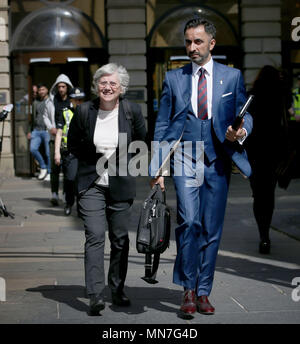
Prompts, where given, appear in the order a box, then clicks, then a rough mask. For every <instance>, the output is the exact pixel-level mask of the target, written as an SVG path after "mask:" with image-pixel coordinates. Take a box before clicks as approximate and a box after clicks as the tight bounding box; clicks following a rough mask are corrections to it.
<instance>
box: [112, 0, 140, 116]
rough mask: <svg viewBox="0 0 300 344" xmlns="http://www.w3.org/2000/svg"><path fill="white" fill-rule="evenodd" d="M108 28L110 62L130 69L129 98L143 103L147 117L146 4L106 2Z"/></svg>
mask: <svg viewBox="0 0 300 344" xmlns="http://www.w3.org/2000/svg"><path fill="white" fill-rule="evenodd" d="M107 26H108V34H107V36H108V53H109V55H110V57H109V62H116V63H118V64H121V65H123V66H124V67H125V68H126V69H127V71H128V72H129V75H130V87H129V91H128V94H127V97H128V99H132V100H133V101H135V102H137V103H140V105H141V106H142V111H143V115H144V116H145V117H147V106H146V102H147V89H146V86H147V74H146V55H145V54H146V41H145V39H146V1H145V0H126V1H124V0H107Z"/></svg>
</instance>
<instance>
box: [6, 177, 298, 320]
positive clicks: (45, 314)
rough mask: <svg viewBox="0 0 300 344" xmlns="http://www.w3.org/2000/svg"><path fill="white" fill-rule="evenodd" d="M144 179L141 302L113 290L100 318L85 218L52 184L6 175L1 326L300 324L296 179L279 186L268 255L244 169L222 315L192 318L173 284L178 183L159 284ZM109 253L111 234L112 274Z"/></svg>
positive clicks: (136, 293) (224, 264)
mask: <svg viewBox="0 0 300 344" xmlns="http://www.w3.org/2000/svg"><path fill="white" fill-rule="evenodd" d="M137 182H138V189H137V198H136V200H135V203H134V206H133V207H134V209H133V210H134V211H133V219H132V222H131V230H130V233H129V236H130V257H129V268H128V275H127V280H126V290H125V292H126V294H127V295H128V296H129V297H130V299H131V301H132V305H131V306H130V307H125V308H120V307H116V306H114V305H112V303H111V296H110V292H109V290H108V288H106V289H105V298H106V308H105V310H104V311H103V312H101V316H97V317H92V316H89V314H88V310H89V307H88V304H89V300H88V299H87V298H86V294H85V283H84V253H83V250H84V231H83V225H82V221H81V220H80V219H79V218H78V217H77V216H76V212H75V211H74V210H73V213H72V215H71V216H70V217H66V216H64V213H63V202H62V201H61V203H60V206H58V207H53V206H52V205H51V204H50V202H49V198H50V185H49V182H46V181H38V180H37V179H36V178H20V177H12V178H2V179H1V185H0V197H1V198H2V200H3V202H4V203H5V205H6V207H7V209H8V210H9V211H11V212H13V213H15V218H14V219H11V218H5V217H0V277H1V278H0V286H1V285H2V289H1V288H0V298H1V300H2V301H0V324H104V325H105V324H172V325H195V324H299V323H300V301H299V299H300V285H299V286H298V287H297V283H298V284H300V211H299V208H300V179H295V180H293V181H292V182H291V184H290V186H289V187H288V189H287V190H282V189H277V190H276V209H275V212H274V216H273V221H272V229H271V242H272V248H271V254H269V255H261V254H259V253H258V230H257V227H256V223H255V220H254V217H253V212H252V197H251V190H250V187H249V182H248V181H247V180H245V179H243V177H242V176H240V175H233V176H232V181H231V185H230V190H229V197H228V204H227V211H226V217H225V223H224V230H223V237H222V242H221V246H220V251H219V255H218V259H217V266H216V272H215V280H214V286H213V290H212V293H211V296H210V301H211V303H212V304H213V305H214V306H215V308H216V313H215V315H212V316H207V315H201V314H198V313H197V314H195V316H194V317H192V318H191V319H182V318H181V317H180V316H179V314H178V309H179V306H180V302H181V297H182V289H181V287H179V286H177V285H175V284H173V283H172V271H173V263H174V259H175V255H176V245H175V240H174V228H175V227H176V224H175V220H176V200H175V192H174V188H173V185H172V181H171V180H170V179H167V201H168V204H169V206H170V207H171V212H172V235H171V242H170V247H169V248H168V249H167V251H165V253H163V254H162V257H161V263H160V267H159V271H158V274H157V280H158V281H159V283H157V284H155V285H149V284H147V283H146V282H144V281H143V280H142V279H141V277H142V276H143V275H144V256H143V255H142V254H139V253H137V251H136V248H135V233H136V223H137V219H138V216H139V209H140V206H141V203H142V201H143V200H144V198H145V196H146V195H147V193H148V191H149V187H148V179H147V178H138V180H137ZM109 249H110V247H109V240H106V246H105V267H106V272H107V268H108V264H109ZM297 277H298V279H297ZM293 280H294V285H292V281H293ZM4 285H5V287H6V288H5V290H4V288H3V286H4Z"/></svg>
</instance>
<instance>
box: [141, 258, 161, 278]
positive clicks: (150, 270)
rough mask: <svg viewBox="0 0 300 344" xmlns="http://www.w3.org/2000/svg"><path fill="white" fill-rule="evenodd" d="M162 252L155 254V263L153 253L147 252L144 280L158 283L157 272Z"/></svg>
mask: <svg viewBox="0 0 300 344" xmlns="http://www.w3.org/2000/svg"><path fill="white" fill-rule="evenodd" d="M159 259H160V253H155V254H154V259H153V264H152V255H151V253H146V255H145V276H144V277H141V278H142V280H144V281H145V282H147V283H149V284H156V283H158V281H157V280H156V279H155V278H156V273H157V270H158V266H159Z"/></svg>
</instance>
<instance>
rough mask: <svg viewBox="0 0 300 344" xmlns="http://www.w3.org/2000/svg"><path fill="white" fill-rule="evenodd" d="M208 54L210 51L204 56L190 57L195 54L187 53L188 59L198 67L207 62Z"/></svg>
mask: <svg viewBox="0 0 300 344" xmlns="http://www.w3.org/2000/svg"><path fill="white" fill-rule="evenodd" d="M209 53H210V51H208V52H207V53H206V54H205V55H202V56H201V55H200V54H199V53H196V55H198V56H197V57H192V56H191V55H195V53H194V52H193V53H189V57H190V59H191V60H192V61H193V62H195V63H196V64H199V65H200V64H202V63H203V62H205V61H206V60H207V58H208V56H209Z"/></svg>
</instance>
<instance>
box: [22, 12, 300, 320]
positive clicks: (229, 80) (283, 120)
mask: <svg viewBox="0 0 300 344" xmlns="http://www.w3.org/2000/svg"><path fill="white" fill-rule="evenodd" d="M184 37H185V47H186V51H187V55H188V56H189V57H190V59H191V63H189V64H187V65H185V66H184V67H182V68H179V69H176V70H172V71H169V72H167V73H166V77H165V80H164V83H163V91H162V96H161V101H160V109H159V112H158V116H157V119H156V125H155V132H154V138H153V139H154V140H155V141H158V142H169V143H170V145H171V144H172V143H174V142H177V143H179V145H181V146H183V145H184V143H185V142H186V141H192V143H193V145H194V144H195V143H196V142H198V141H199V140H200V141H203V142H204V170H203V171H204V176H203V183H201V185H200V184H199V183H197V182H195V183H193V182H194V181H196V179H197V172H196V173H195V175H193V176H190V175H185V174H184V175H182V176H177V175H176V174H174V156H171V165H170V166H171V176H172V178H173V181H174V185H175V190H176V196H177V221H178V227H177V228H176V230H175V233H176V244H177V257H176V260H175V266H174V274H173V282H174V283H175V284H178V285H181V286H182V287H183V289H184V293H183V298H182V302H181V306H180V312H181V313H182V314H183V315H191V314H193V313H195V312H196V311H198V312H200V313H202V314H214V312H215V308H214V307H213V306H212V305H211V304H210V302H209V300H208V297H209V295H210V292H211V289H212V285H213V279H214V272H215V265H216V259H217V253H218V249H219V244H220V240H221V235H222V229H223V222H224V216H225V208H226V202H227V194H228V189H229V183H230V176H231V172H232V161H233V162H234V164H235V166H236V167H237V168H238V169H239V170H240V171H241V173H242V174H243V175H244V176H247V177H249V179H250V185H251V189H252V192H253V211H254V216H255V219H256V222H257V226H258V232H259V238H260V241H259V252H260V253H261V254H268V253H270V250H271V240H270V225H271V220H272V215H273V211H274V203H275V196H274V195H275V187H276V184H277V180H278V166H279V165H280V164H281V163H282V161H283V160H284V158H285V157H286V155H287V150H288V149H290V146H292V147H294V148H295V149H296V148H297V147H296V146H297V143H296V141H292V142H291V144H290V145H288V144H285V143H286V142H288V137H289V136H290V135H289V132H290V130H296V129H295V128H298V126H299V123H300V94H299V89H300V76H299V77H298V80H299V87H298V88H296V89H295V90H294V93H293V94H292V93H291V92H289V90H288V88H287V87H286V80H285V79H284V77H283V73H282V71H280V70H278V69H276V68H275V67H272V66H264V67H263V68H262V69H261V70H260V72H259V74H258V76H257V78H256V79H255V81H254V84H253V88H252V89H251V90H250V91H249V94H253V95H254V101H253V103H252V104H251V107H250V108H249V109H248V112H247V113H246V115H245V117H244V119H243V121H242V122H241V124H240V126H239V128H237V129H234V128H232V126H231V124H232V123H233V121H234V119H235V116H236V114H237V113H238V112H239V110H240V109H241V108H242V106H243V104H244V103H245V101H246V99H247V93H246V90H245V86H244V82H243V78H242V75H241V72H240V71H239V70H238V69H235V68H230V67H228V66H225V65H223V64H220V63H217V62H216V61H214V60H213V59H212V55H211V52H212V50H213V48H214V46H215V44H216V39H215V37H216V29H215V26H214V24H213V23H211V22H210V21H207V20H204V19H200V18H198V19H192V20H190V21H189V22H188V23H186V25H185V28H184ZM128 86H129V75H128V72H127V71H126V69H125V68H124V67H122V66H119V65H116V64H114V63H109V64H107V65H104V66H102V67H101V68H99V69H98V70H97V71H96V73H95V74H94V76H93V84H92V90H93V92H94V94H95V95H96V98H95V99H93V100H89V101H86V102H84V100H85V94H84V92H83V90H82V89H81V88H79V87H75V88H74V87H73V85H72V83H71V81H70V79H69V78H68V77H67V76H66V75H64V74H61V75H59V76H58V78H57V80H56V81H55V83H54V84H53V86H52V87H51V89H50V95H49V92H48V88H47V86H46V85H44V84H39V85H37V88H36V90H35V91H36V92H37V98H36V99H35V100H34V102H33V114H34V116H33V121H32V130H31V133H30V134H28V138H29V139H30V151H31V153H32V155H33V156H34V158H35V159H36V161H37V162H38V164H39V166H40V173H39V175H38V179H39V180H44V179H45V178H47V176H48V175H49V174H50V181H51V193H52V194H51V203H52V204H53V206H57V205H58V199H59V192H58V191H59V174H60V171H61V169H62V170H63V174H64V186H63V192H64V194H65V209H64V211H65V215H67V216H68V215H70V214H71V212H72V206H73V205H74V203H75V199H76V198H77V207H78V211H79V214H80V217H81V218H82V220H83V223H84V229H85V237H86V241H85V282H86V289H87V294H88V295H89V298H90V311H91V314H94V315H98V314H99V312H100V311H101V310H103V309H104V308H105V301H104V294H103V291H104V288H105V274H104V245H105V230H106V229H108V232H109V240H110V244H111V253H110V265H109V271H108V285H109V287H110V289H111V293H112V302H113V303H114V304H116V305H118V306H129V305H130V300H129V298H128V297H127V296H126V294H125V293H124V285H125V279H126V273H127V266H128V251H129V238H128V231H129V225H130V221H129V218H130V214H131V208H132V204H133V200H134V198H135V181H134V177H132V176H130V175H129V174H127V175H126V176H124V175H123V174H121V173H120V174H119V173H118V168H119V166H117V171H116V175H109V173H108V172H107V169H106V170H104V171H101V173H100V172H99V170H98V169H97V162H98V161H99V159H101V158H105V159H107V160H108V159H109V158H110V157H112V156H113V155H116V156H118V155H119V154H120V152H121V150H122V148H124V147H120V142H119V134H120V133H126V134H127V137H128V141H127V144H128V145H129V144H130V142H132V141H134V140H140V141H145V139H146V128H145V123H144V118H143V115H142V112H141V108H140V106H139V105H138V104H135V103H133V102H129V101H128V100H126V99H124V94H125V93H126V90H127V88H128ZM128 108H129V112H130V113H131V116H130V118H129V117H128V111H127V110H126V109H128ZM297 130H298V129H297ZM299 137H300V136H299V134H297V135H296V138H297V139H299ZM42 144H43V147H44V155H45V158H44V157H43V156H42V155H41V154H40V152H39V147H40V145H42ZM297 149H298V152H299V147H298V148H297ZM127 154H128V156H127V160H126V161H127V162H129V161H130V157H131V155H130V154H129V153H127ZM156 154H159V152H156V151H155V152H154V156H153V158H152V159H153V160H152V161H154V160H155V159H156V158H157V157H156ZM193 154H194V153H193ZM190 158H191V160H192V161H193V164H194V163H195V162H196V160H197V157H196V156H194V155H193V156H191V157H190ZM182 164H183V165H184V164H185V161H184V159H183V161H182ZM151 166H152V164H150V169H149V171H150V175H151V176H152V180H151V187H153V186H154V185H155V184H159V185H160V187H161V188H162V190H164V176H163V175H162V173H161V172H160V170H152V169H151ZM193 166H194V165H193ZM127 169H128V166H127Z"/></svg>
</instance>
